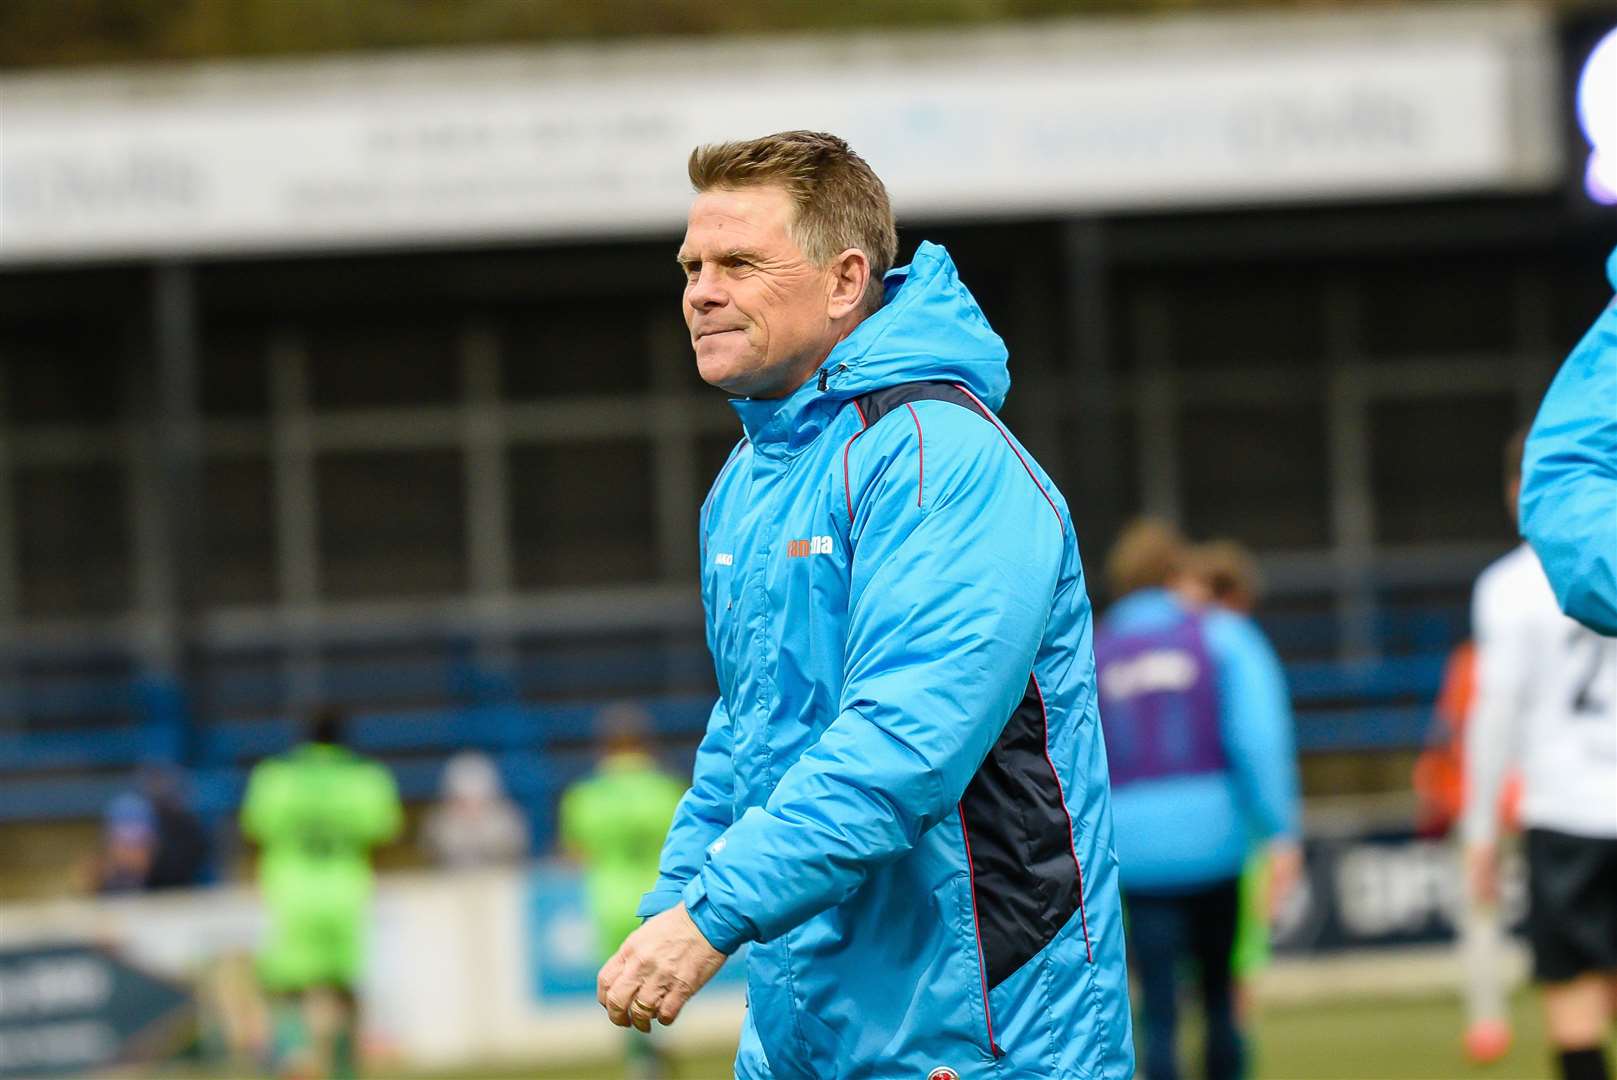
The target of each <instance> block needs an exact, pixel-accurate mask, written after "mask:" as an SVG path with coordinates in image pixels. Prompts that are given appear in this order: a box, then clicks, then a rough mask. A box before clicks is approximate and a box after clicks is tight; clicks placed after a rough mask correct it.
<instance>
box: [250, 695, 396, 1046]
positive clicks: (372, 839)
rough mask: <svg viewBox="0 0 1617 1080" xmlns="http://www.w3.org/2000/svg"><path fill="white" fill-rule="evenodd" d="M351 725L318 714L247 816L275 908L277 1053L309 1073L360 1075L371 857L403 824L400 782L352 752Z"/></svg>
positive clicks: (253, 798)
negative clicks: (346, 738) (347, 731)
mask: <svg viewBox="0 0 1617 1080" xmlns="http://www.w3.org/2000/svg"><path fill="white" fill-rule="evenodd" d="M343 726H344V725H343V717H342V715H341V714H340V713H338V712H336V711H335V710H331V709H324V710H321V711H320V712H317V713H316V714H315V715H314V717H313V718H312V721H311V723H310V725H309V735H308V739H307V741H306V742H304V743H303V744H302V745H300V746H298V747H296V748H295V749H293V750H291V751H289V752H288V753H286V754H283V755H281V756H280V757H275V758H270V759H269V760H267V761H264V762H261V763H260V764H259V765H257V766H256V767H255V768H254V769H253V772H252V776H251V777H250V778H249V780H248V783H247V798H246V800H245V802H244V803H243V805H242V811H241V827H242V832H243V833H245V834H246V836H247V837H248V839H250V840H252V841H254V842H255V843H257V844H258V846H259V859H258V884H259V890H260V891H261V892H262V894H263V897H264V904H265V906H266V907H267V908H268V909H269V942H268V944H267V946H266V947H265V949H264V950H263V952H262V953H261V954H260V956H259V976H260V978H261V979H262V980H263V982H264V985H265V988H266V989H267V990H268V991H269V992H270V993H271V994H273V995H275V996H276V997H277V998H278V999H279V1002H278V1005H279V1007H278V1009H277V1012H278V1013H279V1016H278V1017H277V1022H276V1029H277V1030H276V1043H277V1046H276V1054H277V1057H278V1059H279V1064H280V1066H281V1068H282V1071H283V1072H288V1073H295V1074H296V1075H299V1076H309V1075H314V1076H321V1075H329V1076H332V1077H352V1076H355V1075H357V1067H358V1066H357V1047H356V1045H355V1043H356V1040H357V1036H358V1032H357V1027H358V1011H357V1005H356V1001H355V997H354V991H355V987H356V986H357V984H358V982H359V977H360V973H361V971H362V969H363V963H364V938H365V925H366V921H367V920H366V915H367V913H368V910H369V906H370V896H371V879H372V874H371V863H370V853H371V849H372V848H375V847H377V846H378V845H381V844H385V843H387V842H388V841H389V840H392V839H393V838H394V837H395V836H397V835H398V832H399V828H400V826H401V824H402V823H403V811H402V808H401V807H400V805H399V796H398V792H397V790H396V789H395V787H394V784H393V777H392V775H391V774H390V773H389V772H388V771H387V769H386V768H384V767H383V766H381V765H378V764H376V763H375V762H371V761H367V760H365V759H364V758H362V757H360V756H358V755H357V754H355V753H353V752H352V751H351V750H348V749H346V748H345V747H344V745H343Z"/></svg>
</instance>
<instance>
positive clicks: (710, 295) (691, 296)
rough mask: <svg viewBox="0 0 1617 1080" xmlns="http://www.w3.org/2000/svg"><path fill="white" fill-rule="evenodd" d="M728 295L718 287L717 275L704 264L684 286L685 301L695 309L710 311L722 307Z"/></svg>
mask: <svg viewBox="0 0 1617 1080" xmlns="http://www.w3.org/2000/svg"><path fill="white" fill-rule="evenodd" d="M726 300H728V297H727V296H726V295H725V293H724V290H723V289H721V288H720V287H719V275H718V272H717V271H716V270H714V269H713V268H712V267H707V266H704V267H702V270H701V272H700V273H698V274H697V275H696V279H695V280H694V281H691V282H690V283H689V284H688V285H686V286H685V302H686V303H687V304H689V305H690V306H691V307H693V308H695V309H696V310H697V311H711V310H712V309H713V308H716V307H723V306H724V304H725V302H726Z"/></svg>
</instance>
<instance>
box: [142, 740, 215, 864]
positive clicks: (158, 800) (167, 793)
mask: <svg viewBox="0 0 1617 1080" xmlns="http://www.w3.org/2000/svg"><path fill="white" fill-rule="evenodd" d="M140 780H141V783H140V786H141V790H142V791H143V792H144V793H145V795H146V798H147V800H148V801H149V802H150V804H151V807H152V813H153V816H154V819H155V821H156V827H157V849H156V851H154V852H153V853H152V865H151V870H150V871H149V872H148V874H147V877H146V887H147V888H148V889H186V888H192V887H194V886H197V885H205V884H207V883H208V882H209V881H210V880H212V844H211V843H210V841H209V837H208V830H207V829H206V828H205V827H204V826H203V824H202V821H201V819H200V818H198V817H197V815H196V813H195V812H194V811H193V810H192V809H191V807H190V806H189V805H188V804H187V800H186V790H185V784H186V778H185V776H184V775H183V774H182V773H181V772H180V771H179V770H178V769H175V768H173V767H170V766H167V765H151V766H147V767H145V768H143V769H142V770H141V777H140Z"/></svg>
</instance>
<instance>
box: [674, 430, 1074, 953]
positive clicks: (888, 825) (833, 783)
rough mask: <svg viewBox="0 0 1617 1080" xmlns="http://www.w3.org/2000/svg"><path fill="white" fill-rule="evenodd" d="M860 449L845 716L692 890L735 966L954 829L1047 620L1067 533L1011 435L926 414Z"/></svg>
mask: <svg viewBox="0 0 1617 1080" xmlns="http://www.w3.org/2000/svg"><path fill="white" fill-rule="evenodd" d="M923 428H924V434H923ZM853 453H854V454H855V455H856V456H857V459H858V460H856V461H855V465H856V466H857V469H856V471H855V472H854V473H853V475H852V479H851V480H850V495H849V499H848V501H849V504H850V505H851V507H852V512H851V516H852V519H853V520H852V521H851V523H850V525H849V546H850V549H851V550H850V554H849V559H850V586H849V610H848V636H847V646H846V653H845V661H844V669H843V670H844V680H843V687H842V694H841V699H840V711H839V713H838V715H837V716H836V718H835V719H834V720H832V721H831V723H830V724H829V725H828V726H827V727H826V728H825V730H824V731H823V732H822V734H821V736H820V738H819V740H818V741H817V742H816V743H815V744H814V745H813V746H811V747H809V749H808V750H807V751H805V752H804V753H803V755H802V756H801V757H800V758H798V760H797V761H796V762H794V763H793V764H792V765H791V766H790V767H789V768H787V769H786V770H785V772H784V773H783V774H782V775H781V776H780V778H779V781H778V782H777V784H776V786H775V788H774V791H773V794H772V795H771V796H770V798H769V799H768V801H767V802H766V803H765V804H764V805H763V806H760V807H752V808H750V809H748V810H747V811H746V812H745V813H744V814H743V815H742V816H741V817H740V818H739V819H738V820H737V821H736V823H735V824H734V825H732V826H731V827H730V829H729V830H728V831H727V832H726V833H725V835H724V836H723V837H722V838H721V839H720V841H719V842H718V843H716V844H715V845H713V846H712V847H710V848H709V852H710V854H709V857H708V859H707V863H706V865H705V866H704V867H703V868H702V871H701V872H700V873H699V874H698V875H697V876H696V877H695V879H693V880H692V882H691V884H690V885H689V887H687V889H686V890H685V894H684V895H685V903H686V906H687V908H688V910H689V911H690V912H691V916H692V918H693V920H694V921H695V922H696V925H697V926H698V928H700V929H701V930H702V932H703V933H704V934H705V935H706V936H707V938H708V940H709V941H711V942H712V943H713V945H714V946H715V947H716V948H718V949H720V950H721V951H724V952H731V951H734V950H735V949H736V948H737V947H738V946H739V945H740V944H741V943H742V942H745V941H749V940H758V941H767V940H769V939H771V938H774V937H777V936H779V935H780V934H782V933H784V932H785V931H787V930H789V929H791V928H792V927H794V926H797V925H798V924H800V923H802V922H803V921H804V920H806V919H808V918H810V917H811V916H813V915H815V914H816V913H818V912H820V911H822V910H824V909H825V908H827V907H830V906H832V905H835V904H837V903H839V902H841V901H842V900H844V899H845V898H846V897H848V896H849V895H850V894H851V893H853V892H854V890H856V889H858V888H859V886H860V885H861V884H862V883H863V882H864V880H865V879H866V876H867V875H868V873H869V872H870V870H871V868H872V867H873V866H875V865H877V864H879V863H881V862H883V861H885V860H889V859H892V858H894V857H896V856H898V855H900V854H902V853H904V852H905V851H907V850H909V849H910V848H912V847H913V846H914V845H915V843H916V841H917V840H918V838H919V837H920V836H921V834H922V833H924V832H925V831H926V830H927V829H929V828H931V827H932V826H933V825H935V824H937V823H938V822H939V821H941V820H943V819H944V818H946V817H948V816H949V814H950V813H951V812H952V811H953V810H954V809H955V806H956V804H957V803H958V801H959V800H960V798H961V796H962V794H963V793H964V791H965V788H966V785H967V784H968V783H969V782H970V780H971V777H972V775H973V774H974V773H975V772H976V770H977V768H978V767H979V766H980V765H981V763H982V761H983V759H984V758H985V757H986V756H987V754H988V751H989V750H990V749H991V747H992V746H993V744H994V741H995V740H996V739H997V738H998V737H999V735H1000V732H1001V731H1002V729H1003V728H1004V726H1005V724H1006V722H1007V721H1008V719H1009V718H1010V715H1011V712H1012V710H1013V709H1014V708H1015V706H1016V703H1017V702H1018V701H1019V700H1021V697H1022V695H1023V693H1024V692H1025V691H1026V688H1027V682H1028V676H1029V673H1030V672H1031V671H1032V669H1033V659H1034V654H1035V653H1036V651H1037V649H1038V645H1039V642H1040V640H1041V638H1042V637H1043V634H1044V628H1045V624H1046V621H1047V620H1048V617H1049V613H1050V604H1051V598H1052V596H1053V595H1054V592H1055V587H1056V582H1057V578H1058V576H1059V569H1060V565H1061V558H1062V550H1063V536H1064V531H1065V528H1066V527H1067V526H1065V525H1064V524H1063V520H1062V518H1061V516H1060V515H1059V514H1058V513H1057V512H1056V511H1055V509H1054V505H1053V504H1052V503H1051V502H1050V500H1049V499H1048V498H1047V497H1046V495H1045V493H1044V491H1043V490H1042V489H1041V488H1040V487H1039V485H1038V484H1037V482H1036V481H1035V480H1034V479H1033V478H1032V476H1031V475H1030V473H1029V472H1028V470H1027V469H1026V468H1025V467H1024V465H1023V464H1022V462H1021V461H1020V460H1019V459H1018V457H1017V455H1016V452H1015V451H1014V450H1013V449H1012V447H1011V444H1010V443H1009V442H1008V441H1007V439H1006V437H1005V436H1004V435H1003V434H1001V432H1000V430H999V429H998V428H997V426H995V425H993V424H991V423H989V422H988V421H987V420H986V419H984V418H983V417H977V416H973V415H971V414H970V413H968V412H966V411H965V410H963V409H960V407H959V406H956V405H952V404H947V403H917V405H916V406H915V407H914V411H913V412H911V411H910V410H908V409H905V410H898V411H896V412H894V413H893V414H891V415H890V416H889V417H887V418H886V419H885V420H884V421H883V422H882V423H880V424H878V425H877V426H876V427H873V428H871V429H870V430H869V431H867V432H866V433H865V434H864V435H862V436H861V437H860V439H859V442H858V443H856V444H855V445H854V447H853Z"/></svg>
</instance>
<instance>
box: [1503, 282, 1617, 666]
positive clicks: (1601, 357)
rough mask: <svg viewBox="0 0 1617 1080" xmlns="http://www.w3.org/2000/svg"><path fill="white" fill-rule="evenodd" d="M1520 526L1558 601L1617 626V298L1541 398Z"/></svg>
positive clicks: (1602, 624)
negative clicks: (1542, 400)
mask: <svg viewBox="0 0 1617 1080" xmlns="http://www.w3.org/2000/svg"><path fill="white" fill-rule="evenodd" d="M1612 272H1613V274H1614V276H1617V252H1613V257H1612ZM1521 527H1522V535H1523V536H1525V537H1526V538H1527V541H1528V543H1530V544H1532V545H1533V550H1534V551H1535V552H1537V553H1538V557H1539V561H1540V562H1542V563H1543V564H1544V572H1545V574H1546V575H1548V576H1549V579H1550V584H1551V586H1553V587H1554V589H1555V598H1556V600H1557V601H1559V602H1560V605H1561V610H1562V611H1564V612H1566V613H1567V614H1568V615H1570V616H1571V617H1572V618H1574V619H1577V620H1578V621H1579V622H1581V623H1583V624H1584V625H1586V626H1588V627H1589V628H1590V629H1591V630H1595V631H1598V632H1599V633H1602V634H1611V635H1617V299H1614V300H1613V301H1612V303H1611V304H1610V305H1609V306H1608V307H1607V308H1606V311H1605V313H1604V314H1602V315H1601V316H1600V318H1599V319H1598V320H1596V321H1595V324H1594V326H1593V327H1591V328H1590V330H1589V333H1588V334H1586V335H1585V336H1584V338H1583V340H1582V341H1580V342H1579V343H1578V345H1577V347H1576V348H1575V349H1573V350H1572V354H1571V355H1570V356H1568V357H1567V359H1566V363H1565V364H1564V365H1563V366H1562V367H1561V371H1560V373H1559V374H1557V375H1556V377H1555V381H1554V382H1553V383H1551V384H1550V391H1549V393H1548V394H1547V395H1545V398H1544V403H1543V404H1542V405H1541V406H1540V407H1539V411H1538V418H1537V419H1536V420H1535V421H1534V422H1533V430H1532V434H1531V435H1529V437H1528V440H1527V453H1526V458H1525V460H1524V462H1523V469H1522V495H1521Z"/></svg>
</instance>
